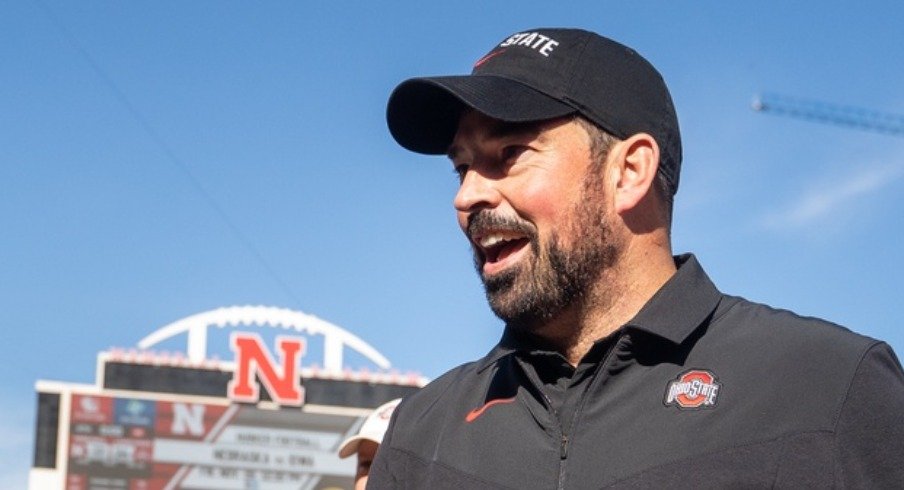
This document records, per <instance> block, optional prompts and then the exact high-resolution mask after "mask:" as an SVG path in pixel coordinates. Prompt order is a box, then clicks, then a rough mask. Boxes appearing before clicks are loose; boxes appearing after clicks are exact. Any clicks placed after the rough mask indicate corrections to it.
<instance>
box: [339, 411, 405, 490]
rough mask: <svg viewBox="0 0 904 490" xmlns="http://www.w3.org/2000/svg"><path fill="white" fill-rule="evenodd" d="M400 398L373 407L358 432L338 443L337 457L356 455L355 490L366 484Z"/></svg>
mask: <svg viewBox="0 0 904 490" xmlns="http://www.w3.org/2000/svg"><path fill="white" fill-rule="evenodd" d="M400 401H402V399H401V398H397V399H395V400H392V401H389V402H386V403H384V404H382V405H380V406H379V407H377V408H375V409H374V411H373V412H371V413H370V415H368V416H367V418H366V419H364V422H363V423H362V424H361V428H360V429H358V433H357V434H355V435H353V436H351V437H349V438H348V439H346V440H344V441H342V444H341V445H339V457H340V458H347V457H349V456H351V455H352V454H356V455H357V456H358V466H357V470H356V471H355V490H364V488H365V487H366V486H367V475H368V473H370V465H371V463H372V462H373V460H374V456H375V455H376V454H377V449H378V448H379V447H380V442H381V441H382V440H383V434H385V433H386V427H387V426H388V425H389V419H390V418H391V417H392V412H393V410H395V408H396V406H397V405H398V404H399V402H400Z"/></svg>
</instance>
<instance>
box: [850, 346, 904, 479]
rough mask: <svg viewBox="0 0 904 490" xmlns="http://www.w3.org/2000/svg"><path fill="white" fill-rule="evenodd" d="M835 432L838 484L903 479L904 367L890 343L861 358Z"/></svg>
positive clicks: (870, 351)
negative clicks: (903, 367) (902, 368)
mask: <svg viewBox="0 0 904 490" xmlns="http://www.w3.org/2000/svg"><path fill="white" fill-rule="evenodd" d="M835 436H836V439H835V443H836V463H837V465H836V471H835V478H836V481H837V482H838V483H839V485H838V486H840V487H842V488H900V486H901V485H902V484H904V372H902V371H901V364H900V363H899V362H898V359H897V358H896V357H895V354H894V352H893V351H892V349H891V347H889V346H888V345H887V344H885V343H876V344H874V345H873V346H872V347H870V348H869V349H868V350H867V351H866V353H865V354H864V356H863V358H862V359H861V361H860V365H859V367H858V368H857V371H856V372H855V374H854V377H853V379H852V381H851V386H850V388H849V389H848V394H847V398H846V399H845V401H844V403H843V405H842V407H841V412H840V414H839V417H838V423H837V425H836V432H835Z"/></svg>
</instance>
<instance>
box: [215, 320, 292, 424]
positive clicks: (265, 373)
mask: <svg viewBox="0 0 904 490" xmlns="http://www.w3.org/2000/svg"><path fill="white" fill-rule="evenodd" d="M229 346H230V348H231V349H232V351H233V352H235V372H234V373H233V375H232V380H231V381H230V382H229V385H228V386H227V388H226V395H227V396H228V397H229V398H232V399H233V400H236V401H240V402H251V403H255V402H257V401H258V400H259V399H260V391H259V387H258V385H257V383H256V382H255V380H254V377H255V374H257V376H258V377H260V380H261V382H262V383H263V384H264V387H265V388H266V389H267V392H268V393H270V398H272V399H273V401H274V402H276V403H278V404H280V405H295V406H300V405H302V404H303V403H304V388H302V387H301V380H300V379H299V378H298V374H297V373H298V360H299V359H300V358H301V356H302V355H303V354H304V347H305V345H304V339H300V338H297V337H282V336H279V337H276V346H277V349H278V350H279V352H280V354H281V355H280V357H281V358H282V368H280V367H279V366H277V365H276V362H275V361H274V360H273V357H271V356H270V352H269V351H268V350H267V349H266V347H264V342H263V341H262V340H261V338H260V336H258V335H257V334H253V333H242V332H233V333H232V335H230V336H229Z"/></svg>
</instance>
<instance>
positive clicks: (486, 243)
mask: <svg viewBox="0 0 904 490" xmlns="http://www.w3.org/2000/svg"><path fill="white" fill-rule="evenodd" d="M521 237H522V235H521V234H519V233H514V232H500V233H492V234H490V235H486V236H484V237H481V238H480V240H479V242H478V243H479V244H480V246H481V247H483V248H489V247H492V246H493V245H496V244H497V243H500V242H505V241H509V240H517V239H519V238H521Z"/></svg>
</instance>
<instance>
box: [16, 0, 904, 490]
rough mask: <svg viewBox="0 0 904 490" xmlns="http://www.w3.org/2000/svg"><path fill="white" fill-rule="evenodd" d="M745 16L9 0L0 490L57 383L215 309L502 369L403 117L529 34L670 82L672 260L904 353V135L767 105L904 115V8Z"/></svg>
mask: <svg viewBox="0 0 904 490" xmlns="http://www.w3.org/2000/svg"><path fill="white" fill-rule="evenodd" d="M748 3H749V4H745V5H742V6H737V5H726V3H725V2H716V1H693V2H691V1H669V2H602V1H597V0H594V1H589V0H588V1H577V2H567V3H556V2H537V1H519V2H423V1H396V2H347V1H335V2H263V3H261V2H254V3H252V2H213V1H210V2H176V1H162V2H99V1H94V2H63V1H59V0H44V1H43V2H36V1H22V2H16V1H7V2H4V3H3V4H2V5H0V87H2V91H0V94H2V95H0V158H2V162H0V223H2V230H3V231H2V233H3V239H2V240H0V306H2V311H3V312H4V315H3V317H4V319H3V323H2V335H3V337H2V338H3V341H2V342H0V356H2V359H3V365H2V368H0V369H2V375H3V383H2V388H0V390H2V391H0V393H2V397H3V408H2V413H3V417H2V420H0V488H23V487H24V485H25V479H26V474H27V469H28V467H29V465H30V462H31V454H32V437H33V436H32V433H33V424H34V421H33V419H34V410H35V395H34V388H33V385H34V382H35V381H36V380H37V379H53V380H63V381H73V382H83V383H91V382H93V379H94V366H95V364H94V363H95V355H96V353H97V352H98V351H100V350H104V349H107V348H109V347H111V346H120V347H129V346H134V345H135V343H136V342H137V341H138V340H139V339H141V338H142V337H143V336H145V335H146V334H148V333H150V332H151V331H153V330H154V329H156V328H158V327H160V326H163V325H164V324H167V323H169V322H171V321H174V320H177V319H180V318H183V317H185V316H188V315H191V314H194V313H199V312H202V311H207V310H210V309H213V308H216V307H220V306H230V305H245V304H262V305H271V306H280V307H287V308H293V309H298V310H301V311H304V312H307V313H312V314H315V315H317V316H319V317H321V318H323V319H325V320H328V321H330V322H333V323H335V324H337V325H340V326H342V327H344V328H346V329H348V330H350V331H352V332H354V333H356V334H358V335H359V336H360V337H362V338H363V339H364V340H366V341H368V342H369V343H371V344H372V345H373V346H374V347H376V348H377V349H378V350H380V351H381V352H382V353H383V354H385V355H386V356H387V357H388V358H389V359H390V360H391V361H392V362H393V364H394V365H395V366H396V367H398V368H399V369H401V370H403V371H408V370H414V371H419V372H421V373H423V374H425V375H427V376H430V377H435V376H437V375H438V374H440V373H442V372H443V371H445V370H446V369H448V368H450V367H452V366H455V365H457V364H459V363H462V362H465V361H468V360H471V359H473V358H476V357H479V356H481V355H482V354H483V353H484V352H485V351H487V350H488V349H489V348H490V347H491V346H492V344H493V343H494V342H495V341H496V340H497V338H498V336H499V333H500V331H501V325H500V323H499V321H498V320H496V319H495V317H493V315H492V314H491V313H490V312H489V310H488V308H487V307H486V305H485V302H484V298H483V293H482V290H481V288H480V286H479V282H478V280H477V278H476V275H475V274H474V272H473V271H472V268H471V265H470V252H469V249H468V246H467V244H466V242H465V240H464V239H463V238H462V237H461V235H460V232H459V231H458V229H457V226H456V225H455V220H454V215H453V212H452V207H451V200H452V196H453V193H454V190H455V187H456V178H455V177H454V176H453V174H452V172H451V168H450V166H449V165H448V164H447V163H446V162H445V161H444V159H442V158H438V157H437V158H430V157H424V156H419V155H415V154H410V153H408V152H406V151H404V150H402V149H401V148H399V147H398V146H396V144H395V143H394V142H393V141H392V139H391V137H390V136H389V134H388V132H387V130H386V126H385V121H384V110H385V103H386V98H387V96H388V94H389V92H390V91H391V90H392V88H393V87H394V86H395V85H396V84H397V83H398V82H400V81H401V80H403V79H405V78H408V77H411V76H417V75H431V74H450V73H463V72H466V71H467V70H468V69H469V67H470V66H471V64H472V63H473V61H474V60H476V59H477V58H479V57H480V56H481V55H483V54H484V53H485V52H486V51H487V50H488V49H489V48H490V47H491V46H492V45H493V44H495V43H496V42H498V41H500V40H501V39H503V38H504V37H506V36H507V35H508V34H510V33H512V32H515V31H518V30H522V29H525V28H529V27H538V26H576V27H583V28H587V29H591V30H596V31H598V32H600V33H603V34H606V35H609V36H610V37H613V38H615V39H617V40H620V41H622V42H624V43H626V44H628V45H630V46H632V47H634V48H636V49H637V50H638V51H640V52H641V53H642V54H644V55H645V56H646V57H647V58H648V59H650V60H651V61H652V62H653V63H654V64H655V65H656V66H657V67H658V68H659V69H660V71H661V72H662V73H663V75H664V76H665V78H666V80H667V82H668V83H669V85H670V87H671V90H672V94H673V98H674V99H675V103H676V106H677V108H678V113H679V118H680V122H681V125H682V131H683V136H684V149H685V151H684V172H683V175H682V184H681V189H680V191H679V194H678V196H677V207H676V219H675V224H674V242H675V250H676V251H679V252H680V251H693V252H695V253H697V254H698V257H699V258H700V260H701V262H702V263H703V265H704V267H705V268H706V269H707V271H708V272H709V274H710V275H711V276H712V277H713V279H714V280H715V281H716V283H717V284H718V285H719V286H720V287H721V289H722V290H723V291H725V292H728V293H731V294H738V295H742V296H745V297H747V298H749V299H752V300H756V301H761V302H766V303H769V304H772V305H774V306H778V307H784V308H790V309H793V310H795V311H797V312H799V313H802V314H806V315H813V316H820V317H824V318H828V319H830V320H832V321H835V322H838V323H841V324H844V325H846V326H848V327H850V328H852V329H854V330H857V331H859V332H861V333H864V334H867V335H870V336H873V337H878V338H882V339H885V340H887V341H889V342H890V343H891V345H892V346H893V347H895V348H896V350H897V351H899V352H904V333H902V331H901V329H900V326H901V324H902V323H904V313H902V311H901V308H900V305H901V297H902V294H901V287H900V281H899V277H900V275H901V273H902V271H904V254H902V253H901V250H900V244H901V243H902V242H904V231H902V229H904V226H902V225H904V219H902V217H901V216H902V214H904V213H902V211H904V205H902V204H901V199H900V196H901V195H902V191H904V138H895V137H891V136H883V135H879V134H872V133H868V132H859V131H855V130H851V129H844V128H838V127H834V126H829V125H822V124H817V123H810V122H804V121H798V120H794V119H788V118H783V117H778V116H771V115H764V114H759V113H755V112H753V111H751V110H750V101H751V99H752V97H753V96H754V94H756V93H758V92H764V91H768V92H777V93H782V94H788V95H794V96H804V97H810V98H815V99H819V100H824V101H828V102H833V103H839V104H847V105H854V106H860V107H866V108H872V109H876V110H882V111H886V112H894V113H899V114H900V113H904V92H902V91H901V87H902V86H904V68H902V67H904V49H902V46H904V29H901V24H900V19H902V18H904V4H902V3H900V2H892V1H887V2H870V1H865V2H860V3H858V4H857V5H856V7H855V6H853V4H851V3H849V2H836V1H831V2H774V3H772V5H763V4H762V2H752V3H750V2H748ZM776 341H780V339H776Z"/></svg>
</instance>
